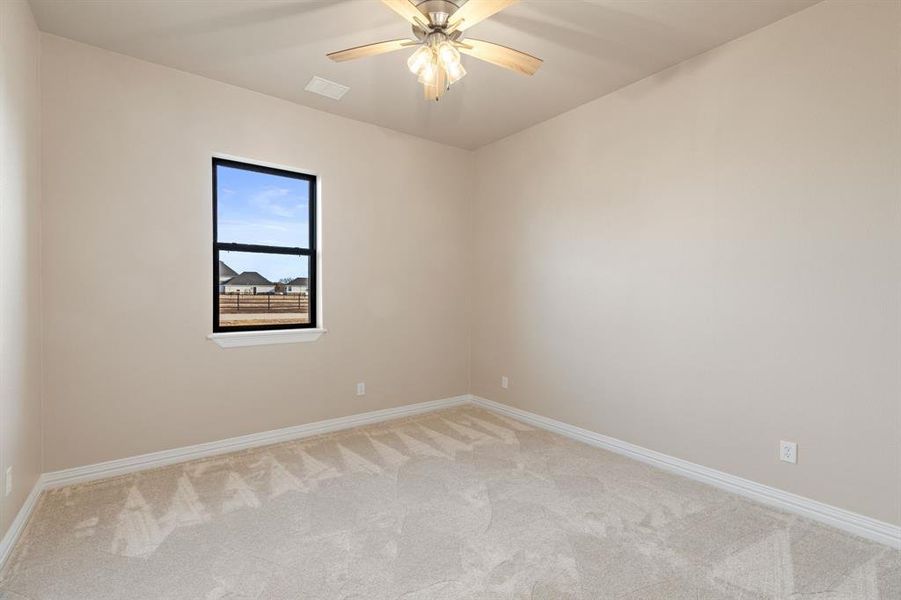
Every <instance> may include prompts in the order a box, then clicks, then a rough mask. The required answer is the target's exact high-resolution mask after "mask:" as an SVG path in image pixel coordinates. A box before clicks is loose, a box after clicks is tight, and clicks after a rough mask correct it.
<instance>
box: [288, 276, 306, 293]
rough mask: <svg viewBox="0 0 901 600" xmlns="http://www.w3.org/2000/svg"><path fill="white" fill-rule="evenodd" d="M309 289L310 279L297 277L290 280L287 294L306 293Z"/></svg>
mask: <svg viewBox="0 0 901 600" xmlns="http://www.w3.org/2000/svg"><path fill="white" fill-rule="evenodd" d="M307 289H309V281H308V280H307V278H306V277H295V278H294V279H292V280H291V281H289V282H288V284H287V288H286V289H285V293H286V294H306V293H307Z"/></svg>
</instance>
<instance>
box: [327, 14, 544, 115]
mask: <svg viewBox="0 0 901 600" xmlns="http://www.w3.org/2000/svg"><path fill="white" fill-rule="evenodd" d="M517 1H518V0H424V1H422V2H419V3H418V4H415V5H414V4H413V2H412V1H411V0H382V3H383V4H385V5H387V6H388V7H389V8H391V9H392V10H393V11H394V12H396V13H397V14H399V15H400V16H402V17H403V18H404V19H406V20H407V21H408V22H409V23H410V24H411V25H412V27H413V36H414V37H415V38H416V39H400V40H390V41H387V42H378V43H375V44H367V45H365V46H358V47H356V48H349V49H347V50H341V51H340V52H332V53H331V54H328V57H329V58H330V59H332V60H334V61H336V62H342V61H346V60H353V59H355V58H363V57H366V56H375V55H377V54H384V53H386V52H393V51H395V50H402V49H404V48H412V47H417V48H416V51H415V52H413V54H412V55H410V57H409V58H408V59H407V67H408V68H409V69H410V71H411V72H412V73H413V74H414V75H416V76H417V77H418V78H419V83H421V84H422V87H423V90H424V92H425V97H426V99H427V100H436V101H437V100H439V99H440V98H441V96H443V95H444V92H446V91H447V90H448V88H450V86H451V85H453V84H454V83H456V82H458V81H460V80H461V79H462V78H463V77H464V76H465V75H466V69H464V68H463V64H462V63H461V62H460V54H461V53H462V54H467V55H469V56H473V57H475V58H478V59H480V60H484V61H486V62H489V63H491V64H493V65H497V66H499V67H503V68H505V69H510V70H511V71H516V72H517V73H521V74H523V75H533V74H534V73H535V71H537V70H538V67H540V66H541V63H542V60H541V59H540V58H536V57H534V56H531V55H529V54H526V53H525V52H520V51H518V50H513V49H512V48H507V47H505V46H500V45H498V44H492V43H491V42H484V41H482V40H475V39H471V38H465V39H464V38H463V35H464V32H465V31H466V30H467V29H469V28H470V27H472V26H473V25H475V24H476V23H479V22H481V21H484V20H485V19H487V18H488V17H490V16H491V15H493V14H495V13H497V12H499V11H501V10H503V9H505V8H507V7H508V6H510V5H512V4H515V3H516V2H517Z"/></svg>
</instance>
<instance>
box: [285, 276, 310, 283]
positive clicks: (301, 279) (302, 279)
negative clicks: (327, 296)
mask: <svg viewBox="0 0 901 600" xmlns="http://www.w3.org/2000/svg"><path fill="white" fill-rule="evenodd" d="M307 284H308V281H307V278H306V277H295V278H294V279H292V280H291V281H289V282H288V285H307Z"/></svg>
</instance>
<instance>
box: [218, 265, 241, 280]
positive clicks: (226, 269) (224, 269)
mask: <svg viewBox="0 0 901 600" xmlns="http://www.w3.org/2000/svg"><path fill="white" fill-rule="evenodd" d="M236 275H237V273H236V272H235V271H234V269H232V268H231V267H230V266H228V265H227V264H225V263H224V262H222V261H221V260H220V261H219V284H220V285H221V284H223V283H225V282H226V281H228V280H229V279H231V278H232V277H234V276H236Z"/></svg>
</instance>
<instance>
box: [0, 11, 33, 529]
mask: <svg viewBox="0 0 901 600" xmlns="http://www.w3.org/2000/svg"><path fill="white" fill-rule="evenodd" d="M39 61H40V38H39V33H38V30H37V27H36V26H35V23H34V19H33V18H32V15H31V9H30V8H29V6H28V3H27V2H25V1H24V0H4V1H3V2H0V537H3V534H4V533H5V532H6V530H7V528H8V527H9V524H10V523H11V522H12V520H13V519H14V518H15V516H16V513H18V511H19V509H20V508H21V506H22V503H23V502H24V501H25V498H26V497H27V496H28V493H29V492H30V491H31V488H32V486H33V485H34V482H35V480H36V479H37V477H38V475H39V474H40V472H41V389H40V388H41V336H40V313H41V287H40V284H41V281H40V276H39V272H40V260H41V259H40V248H41V247H40V243H41V239H40V231H41V227H40V220H41V219H40V214H41V213H40V210H41V208H40V201H41V198H40V192H41V188H40V169H39V162H40V81H39V78H38V66H39ZM10 466H12V467H13V489H12V493H11V494H10V495H9V496H5V497H4V494H3V491H4V490H3V479H4V475H5V473H6V469H7V467H10Z"/></svg>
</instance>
